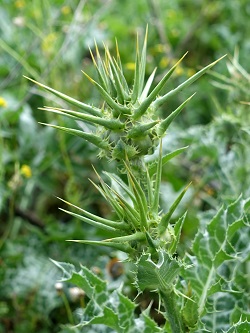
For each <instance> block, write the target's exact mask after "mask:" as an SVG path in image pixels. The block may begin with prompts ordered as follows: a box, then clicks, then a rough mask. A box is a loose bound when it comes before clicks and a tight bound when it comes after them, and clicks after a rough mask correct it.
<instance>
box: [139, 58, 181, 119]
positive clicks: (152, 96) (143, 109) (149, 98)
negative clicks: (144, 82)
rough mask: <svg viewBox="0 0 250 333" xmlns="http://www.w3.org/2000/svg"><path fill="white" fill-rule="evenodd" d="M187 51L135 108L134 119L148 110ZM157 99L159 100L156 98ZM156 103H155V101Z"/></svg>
mask: <svg viewBox="0 0 250 333" xmlns="http://www.w3.org/2000/svg"><path fill="white" fill-rule="evenodd" d="M186 54H187V53H185V54H184V55H183V56H182V58H181V59H180V60H178V61H177V63H176V64H175V65H174V66H173V67H172V68H171V69H170V70H169V71H168V72H167V73H166V74H165V75H164V77H163V78H162V79H161V81H160V82H159V83H158V84H157V86H156V87H155V88H154V89H153V91H151V93H150V94H149V95H148V96H147V98H146V99H144V100H143V101H142V103H141V105H140V106H139V107H138V108H137V109H135V111H134V116H133V118H134V119H138V118H140V117H141V116H142V115H143V114H144V113H146V112H147V110H148V107H149V106H150V104H151V103H153V101H154V100H155V98H156V97H157V95H158V94H159V93H160V91H161V90H162V88H163V87H164V86H165V84H166V82H167V81H168V79H169V78H170V77H171V75H172V74H173V72H174V71H175V69H176V67H177V66H178V65H179V63H180V62H181V61H182V60H183V58H184V57H185V56H186ZM156 101H157V100H156ZM153 104H154V103H153Z"/></svg>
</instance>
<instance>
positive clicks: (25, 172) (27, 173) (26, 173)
mask: <svg viewBox="0 0 250 333" xmlns="http://www.w3.org/2000/svg"><path fill="white" fill-rule="evenodd" d="M20 172H21V174H22V175H23V176H24V177H25V178H30V177H31V176H32V171H31V168H30V167H29V166H28V165H27V164H23V165H22V166H21V170H20Z"/></svg>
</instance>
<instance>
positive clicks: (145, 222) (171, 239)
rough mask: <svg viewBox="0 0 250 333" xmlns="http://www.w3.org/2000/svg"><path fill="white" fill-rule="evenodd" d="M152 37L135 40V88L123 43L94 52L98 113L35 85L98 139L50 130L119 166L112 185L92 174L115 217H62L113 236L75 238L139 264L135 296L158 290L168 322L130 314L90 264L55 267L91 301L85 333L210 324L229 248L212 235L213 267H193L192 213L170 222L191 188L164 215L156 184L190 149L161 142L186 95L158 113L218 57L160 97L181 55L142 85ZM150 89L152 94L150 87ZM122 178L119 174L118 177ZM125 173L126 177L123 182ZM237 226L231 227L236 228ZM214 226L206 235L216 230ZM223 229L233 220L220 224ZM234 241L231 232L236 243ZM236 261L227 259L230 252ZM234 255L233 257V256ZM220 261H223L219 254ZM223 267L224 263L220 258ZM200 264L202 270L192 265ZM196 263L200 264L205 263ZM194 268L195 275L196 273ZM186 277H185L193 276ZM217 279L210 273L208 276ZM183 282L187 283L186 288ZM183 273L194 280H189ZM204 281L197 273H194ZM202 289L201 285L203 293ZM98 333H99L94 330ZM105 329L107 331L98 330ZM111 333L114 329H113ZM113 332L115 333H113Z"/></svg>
mask: <svg viewBox="0 0 250 333" xmlns="http://www.w3.org/2000/svg"><path fill="white" fill-rule="evenodd" d="M146 49H147V32H146V34H145V39H144V43H143V46H142V50H141V51H140V49H139V41H138V38H137V46H136V59H135V71H134V83H133V87H132V88H130V87H129V86H128V83H127V81H126V78H125V76H124V73H123V69H122V64H121V59H120V55H119V49H118V44H117V43H116V56H115V57H112V55H111V54H110V51H109V49H108V47H107V46H105V45H104V50H105V55H104V59H102V57H101V55H100V52H99V50H98V47H97V45H96V48H95V56H94V54H93V51H92V50H90V54H91V56H92V59H93V64H94V66H95V69H96V74H97V78H98V79H97V80H94V79H93V78H91V77H90V76H89V75H88V74H87V73H85V72H83V73H84V75H85V77H86V78H87V79H88V80H89V81H90V82H91V83H92V84H93V86H94V87H95V88H96V89H97V90H98V91H99V93H100V94H101V96H102V98H103V100H104V103H103V105H102V106H101V107H96V106H92V105H88V104H85V103H83V102H80V101H78V100H76V99H74V98H71V97H69V96H67V95H65V94H63V93H61V92H59V91H56V90H54V89H52V88H50V87H48V86H45V85H44V84H41V83H38V82H36V81H34V80H31V79H30V80H31V81H32V82H35V83H36V84H38V85H39V86H40V87H42V88H44V89H46V90H47V91H49V92H51V93H52V94H54V95H56V96H57V97H60V98H62V99H63V100H65V101H66V102H67V103H68V104H71V105H73V106H74V110H73V109H63V108H56V107H44V108H42V110H45V111H48V112H52V113H56V114H59V115H62V116H67V117H70V118H72V119H73V120H76V121H77V122H78V123H79V122H86V123H89V124H91V128H93V131H92V132H84V131H83V130H82V129H76V128H68V127H61V126H57V125H53V124H44V125H46V126H50V127H53V128H56V129H59V130H62V131H65V132H67V133H70V134H73V135H76V136H78V137H80V138H82V139H84V140H87V141H89V142H90V143H91V144H93V145H95V146H96V147H97V148H98V149H99V157H100V158H108V159H109V160H112V161H115V163H116V164H117V173H115V174H114V173H109V172H106V171H105V170H104V174H105V177H106V179H109V180H110V182H109V183H107V182H105V181H104V180H103V178H102V177H101V176H100V175H99V174H98V173H97V172H96V174H97V177H98V180H99V184H95V183H93V185H94V186H95V187H96V188H97V190H98V191H99V192H100V194H101V195H102V196H103V197H104V198H105V199H106V200H107V202H108V203H109V205H110V206H111V207H112V210H113V211H114V213H115V216H116V218H114V219H113V220H111V219H107V218H104V217H101V216H98V215H95V214H93V213H90V212H88V211H86V210H84V209H83V208H80V207H77V206H75V205H74V204H72V203H69V202H66V201H64V200H63V199H60V200H62V201H64V202H66V203H67V204H68V205H69V206H71V207H73V208H76V209H77V210H78V211H79V214H77V213H75V212H72V211H68V210H64V209H62V210H63V211H64V212H66V213H68V214H69V215H71V216H73V217H77V218H78V219H80V220H82V221H83V222H85V223H88V224H90V225H92V226H94V227H96V228H100V229H103V230H105V231H108V232H110V238H108V239H105V240H99V241H97V240H70V241H71V242H78V243H83V244H89V245H95V246H106V247H109V248H112V249H114V250H118V251H123V252H125V253H126V254H127V258H128V261H130V262H132V263H133V265H134V284H135V286H136V288H137V290H138V293H141V292H143V291H144V290H145V289H147V290H150V291H156V292H157V293H158V294H159V299H160V303H162V306H163V309H164V310H163V311H164V312H163V314H164V316H165V318H166V324H165V325H164V327H158V326H157V324H156V323H155V322H154V321H153V320H152V319H151V318H150V317H149V309H147V310H146V311H144V312H142V314H141V315H140V316H139V317H138V318H136V317H135V314H134V308H135V303H134V302H132V301H130V300H129V299H128V298H127V297H125V296H124V295H123V294H122V292H121V290H114V291H111V290H109V288H108V286H107V283H106V282H105V281H102V280H101V279H100V278H99V277H97V276H96V275H95V274H94V273H93V272H91V271H90V270H88V269H87V268H86V267H82V268H81V270H80V272H77V270H76V269H75V268H74V266H73V265H71V264H65V263H58V262H55V263H56V265H58V266H59V267H60V268H61V269H62V270H63V272H64V275H65V279H66V280H68V281H70V282H72V283H74V284H76V285H77V286H78V287H80V288H83V289H84V291H85V293H86V294H87V295H88V297H89V298H90V301H89V303H88V305H87V306H86V308H85V309H83V310H82V312H81V321H80V324H79V325H77V327H78V328H79V329H80V332H85V331H84V327H85V326H87V325H100V324H103V325H106V326H107V327H109V328H111V329H113V330H114V331H115V332H141V331H142V330H143V332H176V333H177V332H178V333H181V332H191V331H192V332H194V331H195V330H196V329H197V328H200V327H205V324H204V323H202V322H201V318H202V317H203V316H204V314H206V311H207V310H206V306H207V303H206V301H207V296H208V295H211V292H210V294H209V288H210V287H211V286H212V285H214V284H216V283H217V282H216V281H217V280H216V279H217V278H218V277H217V275H216V274H217V273H216V267H215V266H214V263H213V261H214V259H215V260H217V263H218V262H219V261H220V260H222V257H218V256H217V251H218V249H217V247H218V246H220V244H222V243H223V241H222V240H221V239H220V238H218V242H217V243H216V241H217V238H216V235H215V243H216V244H217V245H216V246H217V247H216V251H215V252H214V251H213V249H209V246H210V244H207V246H208V253H209V256H210V257H211V258H210V257H209V263H210V262H211V270H210V266H209V265H208V266H209V267H207V263H206V259H208V258H207V257H206V255H207V253H206V251H204V253H199V254H197V262H196V263H195V260H194V259H193V257H191V256H189V257H185V258H179V257H178V255H177V253H178V244H179V240H180V235H181V230H182V226H183V223H184V221H185V216H186V213H185V214H184V215H183V216H181V217H180V218H179V219H178V220H177V222H175V223H174V224H173V221H172V215H173V213H174V212H175V210H176V208H177V206H178V205H179V203H180V201H181V199H182V197H183V196H184V194H185V192H186V191H187V189H188V186H187V187H186V188H184V189H183V190H182V192H181V193H180V194H179V196H178V197H177V198H176V200H175V201H174V203H172V205H171V207H170V208H169V210H168V212H167V213H165V214H163V213H162V209H161V207H160V185H161V175H162V168H163V166H164V165H165V164H166V163H167V162H168V161H169V160H170V159H172V158H173V157H174V156H177V155H178V154H180V153H181V152H182V151H183V150H185V149H186V147H184V148H180V149H178V150H175V151H173V152H171V153H169V154H166V155H164V154H163V148H162V138H163V137H164V136H165V135H166V131H167V129H168V127H169V125H170V124H171V122H172V121H173V120H174V119H175V117H176V116H177V115H178V114H179V113H180V112H181V110H183V108H184V107H185V105H186V104H187V102H188V101H190V99H191V98H192V96H193V95H192V96H191V97H189V98H188V99H187V100H186V101H184V102H183V103H182V104H181V105H180V106H179V107H177V109H176V110H174V111H172V112H171V113H170V115H169V116H168V117H167V118H165V119H160V118H159V117H158V116H157V111H158V110H159V109H160V108H161V107H162V106H163V105H164V104H165V103H166V102H167V101H168V100H169V99H170V98H172V97H174V96H176V95H177V94H178V93H179V92H180V91H182V90H183V89H184V88H186V87H188V86H189V85H190V84H192V83H193V82H194V81H196V80H197V79H198V78H199V77H201V76H202V75H203V74H205V73H206V72H207V71H208V70H209V69H210V68H212V67H213V66H214V65H215V64H216V63H217V62H218V61H219V60H220V59H221V58H220V59H219V60H217V61H215V62H213V63H211V64H210V65H208V66H206V67H205V68H203V69H201V70H200V71H198V72H197V73H196V74H195V75H193V76H192V77H190V78H189V79H187V80H186V81H185V82H183V83H181V84H180V85H178V86H177V87H176V88H174V89H172V90H170V91H169V92H167V93H163V89H164V87H165V86H166V83H167V81H168V79H169V78H170V77H171V75H172V74H173V72H174V70H175V69H176V67H177V66H178V64H179V63H180V62H181V61H182V59H183V58H184V56H185V55H184V56H183V57H182V58H181V59H180V60H179V61H178V62H177V63H176V64H175V65H174V66H173V67H172V68H171V69H170V70H169V71H168V72H167V73H166V74H165V75H164V76H163V77H162V79H161V80H160V81H159V83H158V84H156V85H155V86H154V87H153V82H154V76H155V73H156V69H155V70H154V71H153V72H152V74H151V75H150V76H149V78H148V79H147V81H146V83H145V82H144V81H145V68H146V60H147V55H146ZM152 87H153V88H152ZM155 151H156V154H154V156H156V158H155V160H153V161H151V162H147V161H146V159H145V157H146V156H147V155H150V154H152V153H153V152H155ZM121 173H123V177H120V174H121ZM124 175H126V180H124ZM238 215H239V218H238V220H240V219H241V223H238V224H237V225H235V230H237V229H238V228H240V227H241V226H243V225H244V223H245V221H243V215H244V214H243V213H242V212H241V213H239V214H238ZM230 223H231V221H230ZM215 224H216V221H215V222H213V223H212V226H211V230H210V232H212V233H216V231H215V230H214V228H213V227H214V225H215ZM224 227H225V230H224V231H225V232H226V231H227V223H226V222H225V224H224ZM224 236H225V235H224ZM230 237H232V234H229V235H228V239H229V240H228V241H230ZM200 240H201V234H200V233H199V235H198V236H197V240H196V243H195V248H194V253H195V251H196V252H199V251H198V250H197V249H198V248H199V245H197V244H198V243H199V241H200ZM224 245H225V244H224V243H223V244H222V245H221V251H224V252H223V253H228V256H229V252H230V251H231V252H232V249H224V248H223V249H222V246H224ZM230 255H231V254H230ZM230 258H232V255H231V257H230ZM223 260H226V258H225V257H223ZM223 260H222V261H223ZM195 264H196V266H195ZM202 264H204V265H206V269H208V275H209V280H206V277H204V276H203V275H202V277H201V278H200V279H199V283H200V284H199V287H198V286H195V276H196V275H197V274H199V272H198V269H199V270H200V269H201V267H200V266H202ZM199 265H200V266H199ZM194 266H195V267H198V269H197V271H196V270H195V269H194V268H193V267H194ZM187 272H188V273H187ZM210 273H211V275H210ZM180 275H181V276H183V277H184V278H183V283H184V285H183V284H182V283H181V281H180ZM185 276H188V278H187V280H185ZM198 278H199V276H198ZM203 287H204V288H203ZM96 331H98V330H96ZM102 332H106V331H105V330H104V329H103V328H102ZM107 332H110V331H109V330H107ZM112 332H113V331H112Z"/></svg>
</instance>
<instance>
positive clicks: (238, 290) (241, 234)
mask: <svg viewBox="0 0 250 333" xmlns="http://www.w3.org/2000/svg"><path fill="white" fill-rule="evenodd" d="M248 210H249V201H246V200H242V198H238V199H237V200H236V201H235V202H233V203H231V204H230V205H229V206H228V207H226V208H224V207H222V208H221V209H220V210H219V211H218V213H217V214H216V215H215V216H214V217H213V218H212V220H211V221H209V222H208V221H207V220H206V219H204V220H201V224H200V226H199V231H198V233H197V235H196V237H195V240H194V242H193V246H192V255H189V256H188V262H189V264H190V265H191V266H190V268H189V269H187V270H185V271H183V274H182V276H183V278H184V279H185V280H186V282H187V283H188V289H189V292H190V293H191V294H192V297H193V301H194V302H197V305H198V314H199V316H201V324H200V326H199V327H200V328H202V327H203V325H204V330H205V329H206V330H209V331H211V332H214V331H215V330H218V329H219V330H222V331H223V330H224V331H225V330H227V329H229V328H230V327H231V326H232V325H234V324H235V322H231V316H232V314H233V313H234V311H235V310H236V309H239V308H240V309H241V312H242V314H243V313H244V311H248V305H247V299H248V298H249V291H248V290H247V289H248V287H247V286H248V281H247V280H248V278H247V274H246V273H244V271H245V268H246V265H247V261H248V260H249V244H248V242H247V238H248V237H249V220H248V219H249V211H248ZM239 281H241V282H240V285H239V284H238V283H239ZM243 281H244V282H243ZM235 319H236V318H234V320H235ZM238 319H239V317H238V318H237V320H238Z"/></svg>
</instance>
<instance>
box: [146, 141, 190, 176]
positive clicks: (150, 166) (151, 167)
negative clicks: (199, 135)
mask: <svg viewBox="0 0 250 333" xmlns="http://www.w3.org/2000/svg"><path fill="white" fill-rule="evenodd" d="M187 148H188V146H186V147H182V148H179V149H176V150H174V151H173V152H171V153H168V154H166V155H163V157H162V166H163V165H165V164H166V163H167V162H168V161H170V160H171V159H172V158H174V157H175V156H178V155H179V154H181V153H182V152H183V151H184V150H186V149H187ZM157 165H158V163H157V161H153V162H148V163H147V168H148V172H149V175H150V176H151V177H152V175H154V174H155V172H156V169H157Z"/></svg>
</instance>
